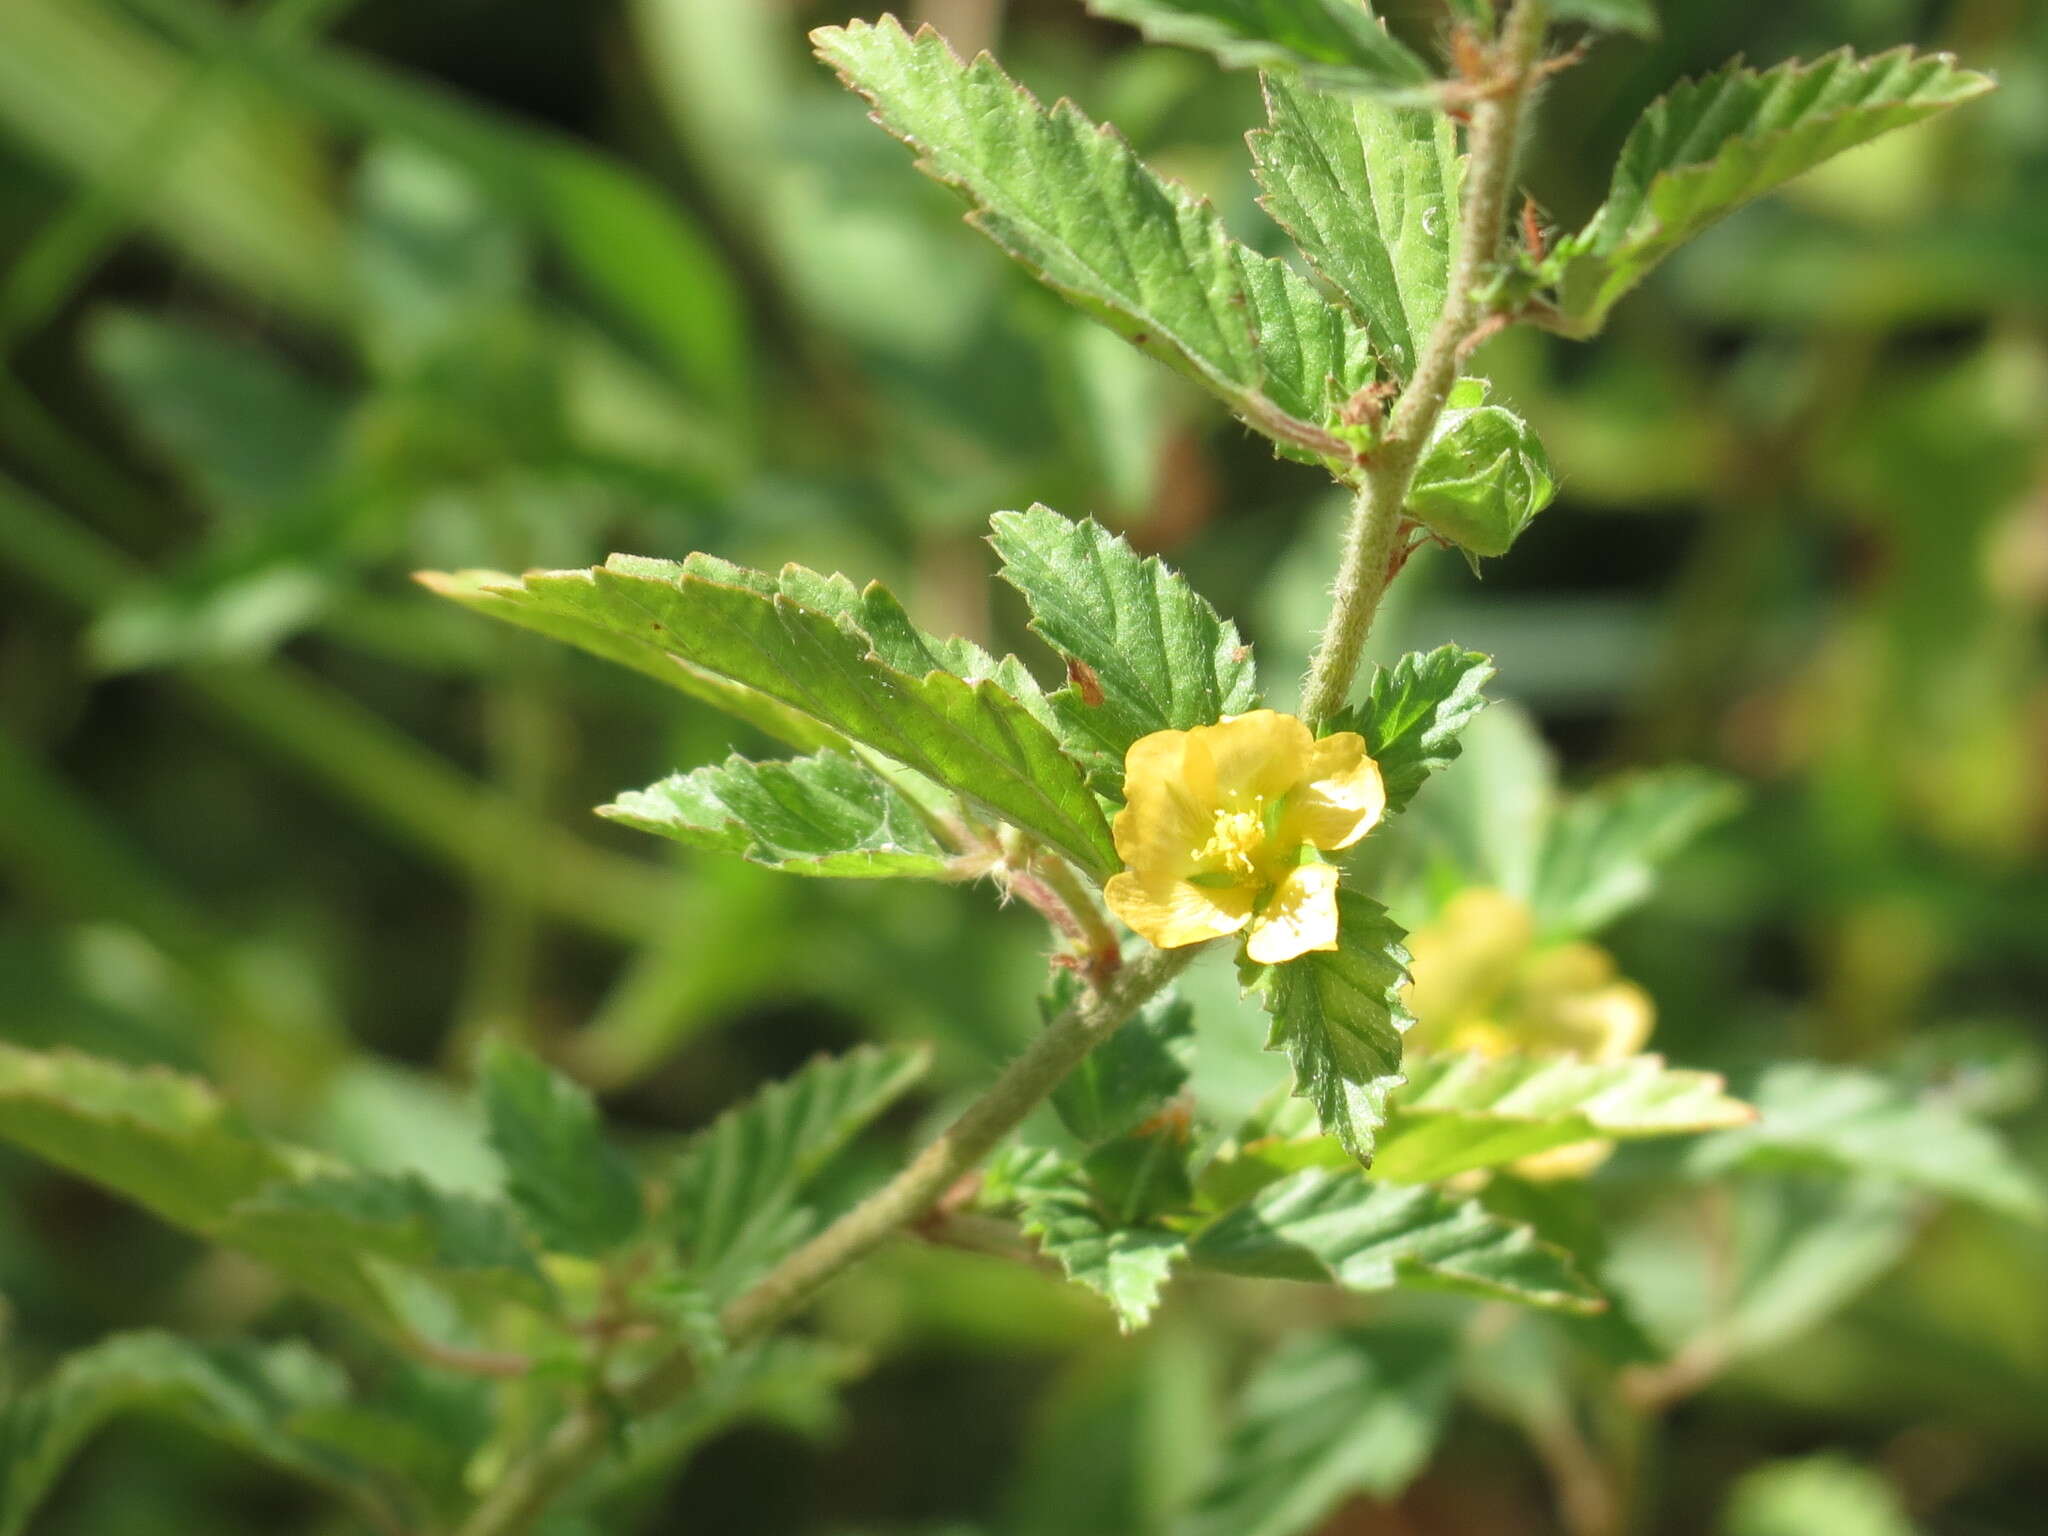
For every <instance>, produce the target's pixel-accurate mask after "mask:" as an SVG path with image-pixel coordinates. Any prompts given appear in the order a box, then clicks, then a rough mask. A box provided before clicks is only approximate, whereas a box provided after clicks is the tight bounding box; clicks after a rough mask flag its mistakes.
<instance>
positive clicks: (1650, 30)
mask: <svg viewBox="0 0 2048 1536" xmlns="http://www.w3.org/2000/svg"><path fill="white" fill-rule="evenodd" d="M1550 14H1551V17H1552V19H1553V20H1556V21H1583V22H1584V23H1585V24H1586V25H1587V26H1589V27H1597V28H1599V29H1600V30H1601V31H1603V32H1629V33H1633V34H1634V35H1635V36H1637V37H1655V36H1656V35H1657V8H1656V6H1655V5H1653V4H1652V3H1651V0H1551V6H1550Z"/></svg>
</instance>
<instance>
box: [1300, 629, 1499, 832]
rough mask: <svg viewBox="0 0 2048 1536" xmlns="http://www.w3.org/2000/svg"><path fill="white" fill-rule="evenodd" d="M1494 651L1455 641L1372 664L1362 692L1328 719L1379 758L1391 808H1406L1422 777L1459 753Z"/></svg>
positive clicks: (1482, 700)
mask: <svg viewBox="0 0 2048 1536" xmlns="http://www.w3.org/2000/svg"><path fill="white" fill-rule="evenodd" d="M1493 676H1494V667H1493V661H1492V659H1491V658H1490V657H1487V656H1482V655H1481V654H1480V653H1479V652H1477V651H1468V650H1464V649H1462V648H1460V647H1458V646H1455V645H1445V646H1439V647H1438V648H1437V649H1435V650H1433V651H1410V652H1409V653H1408V654H1407V655H1405V656H1403V657H1401V658H1400V660H1398V661H1396V662H1395V663H1394V664H1393V665H1392V666H1391V667H1377V666H1376V667H1374V668H1373V671H1372V677H1371V679H1370V680H1369V681H1368V682H1367V683H1366V685H1365V697H1364V698H1363V699H1361V700H1360V701H1359V702H1358V703H1356V704H1354V705H1353V706H1352V707H1351V708H1350V709H1348V710H1346V711H1344V713H1343V714H1341V715H1339V716H1338V717H1337V718H1336V719H1335V720H1333V721H1331V722H1330V728H1331V729H1332V730H1333V731H1356V732H1358V734H1359V735H1361V736H1363V737H1364V738H1365V749H1366V751H1367V752H1368V753H1369V754H1370V755H1371V756H1372V759H1373V761H1374V762H1376V763H1378V764H1379V768H1380V778H1381V779H1382V780H1383V781H1384V782H1385V784H1386V787H1387V810H1388V812H1389V813H1392V812H1395V811H1399V810H1401V809H1403V808H1404V807H1405V806H1406V805H1407V804H1408V802H1409V801H1410V800H1412V799H1414V798H1415V792H1416V791H1417V790H1418V789H1420V788H1422V786H1423V783H1424V781H1425V780H1427V779H1428V778H1429V776H1430V775H1431V774H1432V773H1435V772H1437V771H1438V770H1439V769H1442V768H1445V767H1448V766H1449V765H1450V764H1451V762H1452V761H1453V760H1454V759H1456V757H1457V756H1458V753H1459V751H1460V748H1459V746H1458V736H1459V734H1460V733H1461V732H1462V731H1463V730H1464V729H1465V727H1466V726H1467V725H1469V724H1470V723H1471V721H1472V717H1473V716H1474V715H1476V714H1478V713H1479V711H1480V710H1482V709H1484V708H1486V696H1485V694H1484V692H1483V691H1482V690H1483V689H1484V688H1485V687H1486V685H1487V684H1488V683H1489V682H1491V681H1492V680H1493Z"/></svg>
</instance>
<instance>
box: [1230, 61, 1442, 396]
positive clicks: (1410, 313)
mask: <svg viewBox="0 0 2048 1536" xmlns="http://www.w3.org/2000/svg"><path fill="white" fill-rule="evenodd" d="M1265 84H1266V114H1267V117H1268V119H1269V120H1270V123H1271V126H1270V127H1267V128H1263V129H1260V130H1258V131H1257V132H1255V133H1253V134H1252V135H1251V145H1252V153H1253V156H1254V158H1255V159H1256V161H1257V164H1258V177H1259V184H1260V185H1261V186H1263V187H1264V188H1265V189H1266V195H1265V198H1264V199H1263V205H1264V207H1265V209H1266V211H1267V212H1268V213H1270V214H1271V215H1272V216H1273V218H1274V220H1275V221H1276V222H1277V223H1278V224H1279V225H1280V227H1281V228H1282V229H1284V230H1286V231H1287V233H1288V234H1289V235H1291V236H1292V237H1293V238H1294V243H1295V244H1296V245H1297V246H1299V247H1300V248H1301V251H1302V254H1303V255H1304V256H1306V257H1307V258H1308V259H1309V261H1310V263H1311V264H1312V265H1313V266H1314V267H1315V269H1316V270H1317V271H1318V272H1320V273H1322V275H1323V276H1324V277H1326V278H1328V279H1329V281H1330V283H1331V284H1332V285H1333V286H1334V287H1335V288H1336V289H1337V290H1338V291H1339V292H1340V293H1342V294H1343V295H1344V296H1345V298H1347V299H1349V300H1350V301H1351V307H1352V309H1353V311H1354V312H1355V313H1356V314H1357V315H1358V317H1359V319H1360V320H1362V321H1363V322H1364V324H1365V328H1366V329H1367V330H1368V331H1369V332H1370V333H1371V334H1372V338H1373V341H1374V342H1375V344H1376V345H1377V346H1378V348H1379V352H1380V361H1381V362H1382V363H1384V364H1385V365H1386V368H1387V371H1388V372H1390V373H1392V374H1393V375H1394V376H1395V377H1396V378H1401V379H1405V378H1407V377H1408V375H1409V374H1410V373H1412V372H1413V371H1414V368H1415V362H1416V359H1417V358H1419V357H1420V356H1421V355H1422V348H1423V344H1424V343H1425V342H1426V341H1427V340H1428V338H1429V333H1430V331H1431V330H1432V329H1434V328H1435V326H1436V322H1437V316H1439V315H1440V314H1442V313H1443V307H1444V297H1445V294H1446V293H1447V292H1448V290H1449V287H1450V275H1451V235H1452V232H1453V230H1454V229H1455V227H1456V225H1457V220H1458V192H1459V186H1460V183H1461V177H1462V174H1463V172H1462V169H1461V167H1462V162H1461V161H1460V160H1459V158H1458V138H1457V132H1456V130H1455V129H1454V128H1453V127H1452V126H1451V120H1450V118H1449V117H1448V116H1446V115H1445V114H1444V113H1442V112H1439V111H1435V110H1433V109H1431V108H1427V107H1397V106H1388V105H1387V104H1385V103H1383V102H1377V101H1371V100H1368V99H1366V98H1364V97H1360V96H1339V95H1335V94H1331V93H1328V92H1324V91H1318V90H1315V89H1313V88H1311V87H1308V86H1304V85H1298V84H1295V83H1292V82H1290V81H1287V80H1284V79H1281V78H1278V77H1276V76H1268V77H1267V78H1266V83H1265Z"/></svg>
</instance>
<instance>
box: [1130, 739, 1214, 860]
mask: <svg viewBox="0 0 2048 1536" xmlns="http://www.w3.org/2000/svg"><path fill="white" fill-rule="evenodd" d="M1203 734H1204V733H1203V731H1202V730H1199V729H1197V730H1192V731H1154V732H1153V733H1152V734H1151V735H1149V736H1140V737H1139V738H1138V739H1137V740H1136V741H1134V742H1132V743H1131V745H1130V749H1129V750H1128V751H1127V752H1126V753H1125V754H1124V808H1123V809H1122V810H1121V811H1118V812H1117V814H1116V820H1115V821H1114V822H1113V823H1111V826H1110V835H1111V836H1112V837H1113V838H1115V840H1116V851H1117V855H1118V856H1119V857H1120V858H1122V860H1123V861H1124V863H1126V864H1128V865H1129V866H1130V867H1131V868H1132V869H1135V870H1137V871H1138V872H1139V873H1140V874H1143V875H1148V876H1150V875H1184V874H1186V873H1188V872H1189V871H1190V870H1192V869H1193V868H1194V862H1195V861H1194V852H1195V850H1196V849H1197V848H1200V847H1201V846H1202V845H1203V844H1204V843H1206V842H1207V841H1208V840H1209V835H1210V833H1211V832H1212V831H1214V829H1215V825H1216V811H1217V799H1216V772H1215V767H1214V765H1213V764H1212V762H1211V760H1210V755H1209V748H1208V745H1207V743H1206V742H1204V741H1203V740H1202V737H1203Z"/></svg>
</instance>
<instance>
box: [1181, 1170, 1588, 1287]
mask: <svg viewBox="0 0 2048 1536" xmlns="http://www.w3.org/2000/svg"><path fill="white" fill-rule="evenodd" d="M1190 1257H1191V1258H1192V1259H1193V1261H1194V1262H1195V1263H1197V1264H1199V1265H1203V1266H1205V1267H1207V1268H1209V1269H1217V1270H1222V1271H1224V1272H1226V1273H1228V1274H1233V1275H1250V1276H1254V1277H1266V1278H1270V1279H1276V1280H1307V1281H1321V1282H1326V1283H1329V1284H1333V1285H1341V1286H1343V1287H1344V1288H1345V1289H1346V1290H1353V1291H1384V1290H1391V1289H1392V1288H1394V1287H1395V1286H1408V1285H1412V1286H1422V1287H1426V1288H1430V1289H1436V1290H1451V1291H1460V1292H1464V1293H1467V1294H1472V1295H1479V1296H1494V1297H1501V1298H1505V1299H1507V1300H1509V1301H1519V1302H1524V1303H1526V1304H1528V1305H1530V1306H1538V1307H1554V1308H1558V1309H1560V1310H1563V1311H1570V1312H1595V1311H1598V1310H1599V1309H1600V1307H1601V1305H1602V1302H1601V1299H1600V1295H1599V1293H1598V1292H1597V1291H1595V1290H1594V1289H1593V1287H1592V1286H1590V1285H1589V1284H1587V1282H1586V1280H1585V1279H1584V1277H1583V1276H1581V1275H1580V1274H1579V1272H1578V1271H1577V1269H1575V1268H1574V1267H1573V1264H1572V1260H1571V1256H1570V1255H1569V1254H1567V1253H1566V1252H1565V1251H1564V1250H1563V1249H1561V1248H1557V1247H1554V1246H1552V1245H1551V1244H1549V1243H1546V1242H1543V1241H1542V1240H1541V1239H1539V1238H1538V1237H1537V1236H1536V1234H1535V1233H1534V1232H1532V1231H1530V1230H1529V1228H1527V1227H1525V1226H1521V1225H1518V1224H1517V1223H1514V1222H1509V1221H1503V1220H1502V1219H1501V1218H1499V1217H1497V1216H1494V1215H1492V1214H1491V1213H1489V1212H1488V1211H1487V1210H1486V1209H1485V1207H1483V1206H1481V1205H1480V1204H1478V1203H1477V1202H1476V1201H1471V1200H1453V1199H1451V1198H1449V1197H1448V1196H1446V1195H1444V1194H1442V1193H1440V1192H1439V1191H1437V1190H1434V1189H1431V1188H1429V1187H1428V1186H1426V1185H1410V1184H1384V1183H1380V1182H1378V1181H1376V1180H1372V1179H1368V1178H1366V1177H1365V1175H1364V1174H1363V1173H1362V1172H1361V1171H1359V1170H1357V1169H1332V1168H1306V1169H1303V1170H1302V1171H1301V1172H1300V1173H1296V1174H1293V1175H1291V1176H1290V1177H1288V1178H1285V1179H1282V1180H1280V1181H1279V1182H1278V1183H1276V1184H1270V1185H1268V1186H1267V1187H1266V1188H1264V1189H1262V1190H1260V1191H1259V1192H1258V1193H1257V1194H1255V1195H1253V1196H1252V1198H1251V1199H1250V1200H1248V1201H1246V1202H1245V1203H1244V1204H1243V1205H1241V1206H1239V1207H1238V1208H1237V1209H1235V1210H1233V1211H1229V1212H1227V1213H1225V1214H1224V1215H1223V1216H1221V1217H1219V1218H1217V1220H1216V1221H1215V1222H1213V1223H1212V1224H1211V1225H1210V1226H1208V1227H1207V1228H1205V1229H1204V1230H1203V1231H1202V1232H1200V1233H1198V1234H1197V1235H1196V1237H1195V1240H1194V1243H1193V1245H1192V1247H1191V1249H1190Z"/></svg>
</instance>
